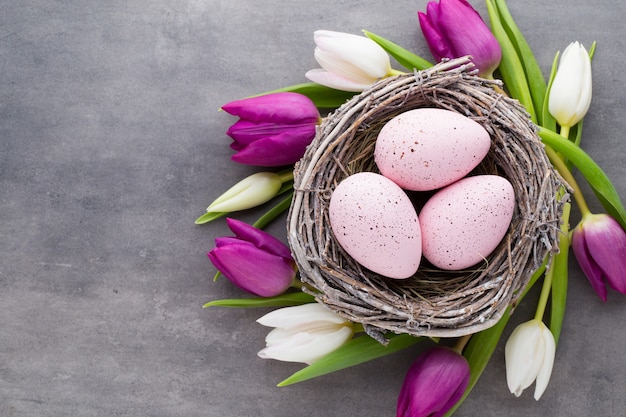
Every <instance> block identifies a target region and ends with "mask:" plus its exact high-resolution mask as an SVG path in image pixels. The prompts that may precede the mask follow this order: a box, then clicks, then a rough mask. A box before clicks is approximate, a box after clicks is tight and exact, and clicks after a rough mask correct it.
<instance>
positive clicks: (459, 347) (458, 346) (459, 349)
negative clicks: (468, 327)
mask: <svg viewBox="0 0 626 417" xmlns="http://www.w3.org/2000/svg"><path fill="white" fill-rule="evenodd" d="M471 337H472V335H471V334H466V335H465V336H463V337H461V338H459V340H457V341H456V343H455V344H454V346H453V347H452V350H453V351H455V352H456V353H458V354H459V355H462V354H463V349H465V345H467V342H469V340H470V338H471Z"/></svg>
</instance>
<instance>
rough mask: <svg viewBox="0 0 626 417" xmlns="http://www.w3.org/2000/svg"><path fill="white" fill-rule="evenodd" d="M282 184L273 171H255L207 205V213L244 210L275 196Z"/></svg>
mask: <svg viewBox="0 0 626 417" xmlns="http://www.w3.org/2000/svg"><path fill="white" fill-rule="evenodd" d="M281 185H282V181H281V178H280V176H279V175H278V174H276V173H273V172H257V173H255V174H252V175H250V176H249V177H246V178H244V179H243V180H241V181H239V182H238V183H237V184H235V185H233V186H232V187H231V188H229V189H228V190H227V191H226V192H225V193H224V194H222V195H221V196H219V197H218V198H217V199H216V200H215V201H214V202H212V203H211V205H210V206H209V207H207V209H206V211H207V212H209V213H217V212H231V211H239V210H246V209H249V208H253V207H256V206H259V205H261V204H263V203H265V202H267V201H269V200H271V199H272V198H274V197H275V196H276V194H277V193H278V191H279V190H280V187H281Z"/></svg>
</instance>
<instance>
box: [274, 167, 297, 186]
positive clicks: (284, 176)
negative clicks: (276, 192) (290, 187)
mask: <svg viewBox="0 0 626 417" xmlns="http://www.w3.org/2000/svg"><path fill="white" fill-rule="evenodd" d="M276 174H277V175H278V177H279V179H280V182H282V183H285V182H287V181H291V180H292V179H293V169H292V168H290V169H286V170H284V171H280V172H277V173H276Z"/></svg>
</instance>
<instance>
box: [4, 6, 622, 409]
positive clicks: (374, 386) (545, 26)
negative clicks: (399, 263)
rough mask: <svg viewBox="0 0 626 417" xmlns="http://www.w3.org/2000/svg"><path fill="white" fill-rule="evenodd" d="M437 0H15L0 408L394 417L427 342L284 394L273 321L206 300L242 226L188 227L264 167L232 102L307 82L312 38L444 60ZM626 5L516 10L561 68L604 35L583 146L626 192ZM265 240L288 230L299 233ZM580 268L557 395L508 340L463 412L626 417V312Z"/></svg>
mask: <svg viewBox="0 0 626 417" xmlns="http://www.w3.org/2000/svg"><path fill="white" fill-rule="evenodd" d="M425 3H426V2H425V1H424V0H419V1H394V2H393V6H387V5H385V6H383V2H376V1H371V0H370V1H354V0H341V1H332V2H331V1H328V2H322V1H304V0H297V1H290V2H283V1H278V0H263V1H254V2H253V1H251V0H245V1H243V0H242V1H230V0H229V1H226V0H204V1H198V0H188V1H183V0H171V1H164V0H155V1H143V0H130V1H120V0H110V1H105V2H82V1H76V0H67V1H63V2H61V1H56V0H26V1H21V0H20V1H16V0H9V1H5V2H4V3H3V4H2V5H1V6H0V12H1V13H0V97H1V99H0V106H1V107H0V416H2V417H4V416H55V417H56V416H216V417H217V416H273V417H281V416H284V417H287V416H350V415H359V416H390V415H394V413H395V401H396V396H397V393H398V390H399V388H400V385H401V382H402V378H403V376H404V373H405V370H406V369H407V367H408V365H409V364H410V363H411V361H412V360H413V358H414V357H415V355H416V354H417V353H418V352H419V349H420V347H416V348H414V349H409V350H407V351H404V352H401V353H399V354H396V355H393V356H390V357H386V358H384V359H380V360H377V361H375V362H371V363H368V364H365V365H362V366H359V367H356V368H352V369H350V370H346V371H343V372H340V373H336V374H333V375H330V376H326V377H322V378H319V379H316V380H312V381H310V382H305V383H302V384H298V385H295V386H292V387H288V388H276V387H275V384H276V383H277V382H279V381H281V380H282V379H283V378H285V377H287V376H288V375H290V374H291V373H292V372H294V371H296V370H297V369H299V368H300V366H299V365H297V364H286V363H280V362H272V361H263V360H261V359H258V358H257V357H256V352H257V351H258V350H259V349H261V348H262V347H263V344H264V343H263V338H264V335H265V333H266V329H264V328H262V327H261V326H259V325H257V324H256V323H254V320H255V319H256V318H257V317H258V316H260V315H261V314H262V313H263V312H264V311H260V310H246V311H243V310H225V309H210V310H203V309H201V305H202V304H203V303H204V302H206V301H209V300H211V299H216V298H225V297H234V296H240V295H242V294H241V292H239V291H238V290H236V289H235V288H233V286H231V285H229V283H228V282H227V281H225V280H221V281H218V282H217V283H214V282H212V280H211V277H212V275H213V272H214V270H213V269H212V266H211V264H210V262H209V261H208V260H207V259H206V257H205V252H206V251H207V250H210V249H211V248H212V245H213V239H214V238H215V237H216V236H219V235H223V234H226V232H227V229H226V226H225V225H224V223H223V222H218V223H216V224H215V225H212V226H208V227H199V226H194V224H193V220H194V219H195V218H196V217H197V216H198V215H199V214H201V213H202V211H203V209H204V208H205V207H206V205H207V204H208V203H209V202H210V201H211V200H212V199H214V198H215V197H217V196H218V195H219V194H220V193H221V192H222V191H223V190H224V189H225V188H226V187H227V186H229V185H230V184H232V183H233V182H235V181H236V180H238V179H239V178H241V177H243V176H245V175H247V174H249V173H251V172H253V171H254V169H253V168H248V167H243V166H238V165H236V164H234V163H232V162H231V161H230V160H229V159H228V158H229V156H230V154H231V151H230V150H229V149H228V144H229V143H230V141H229V139H228V138H227V137H226V136H225V135H224V132H225V130H226V129H227V128H228V126H229V124H231V123H232V122H233V119H232V118H231V117H229V116H228V115H226V114H225V113H223V112H218V111H217V109H218V108H219V106H220V105H221V104H224V103H226V102H228V101H231V100H234V99H238V98H241V97H243V96H246V95H250V94H252V93H257V92H262V91H266V90H270V89H273V88H278V87H282V86H285V85H290V84H296V83H299V82H304V81H305V79H304V76H303V74H304V72H305V71H306V70H308V69H310V68H314V67H316V66H317V65H316V64H315V62H314V59H313V55H312V50H313V41H312V32H313V31H314V30H315V29H320V28H325V29H331V30H342V31H347V32H354V33H358V32H359V30H361V29H368V30H370V31H372V32H374V33H377V34H380V35H382V36H385V37H388V38H390V39H392V40H394V41H396V42H397V43H400V44H401V45H403V46H405V47H407V48H409V49H412V50H414V51H416V52H417V53H419V54H422V55H424V56H428V54H427V49H426V47H425V44H424V41H423V40H422V37H421V34H420V31H419V28H418V26H417V23H416V22H417V19H416V15H415V13H416V11H417V10H424V8H425ZM472 3H473V4H474V5H475V6H476V7H477V8H478V10H479V11H480V12H481V13H482V14H483V16H485V17H486V9H485V5H484V4H483V3H482V2H479V1H473V2H472ZM386 4H391V3H386ZM625 4H626V3H623V2H615V1H609V0H599V1H595V2H587V1H583V0H575V1H565V0H557V1H554V2H543V1H539V0H530V1H525V2H515V1H511V5H510V7H511V9H512V12H513V14H514V16H515V17H516V19H517V21H518V23H519V25H520V27H521V28H522V30H523V31H524V33H525V34H526V35H527V38H528V40H529V42H530V44H531V46H532V47H533V48H534V50H535V52H536V54H537V58H538V60H539V62H540V63H541V65H542V68H543V70H544V72H546V73H547V71H548V70H549V66H550V64H551V62H552V59H553V56H554V53H555V52H556V51H557V50H559V49H561V50H562V49H563V48H564V47H565V46H566V45H567V44H568V43H569V42H570V41H573V40H576V39H577V40H580V41H582V42H583V43H584V44H585V45H589V44H590V43H591V42H592V41H594V40H596V41H598V49H597V53H596V58H595V59H594V63H593V68H594V77H595V78H594V97H593V102H592V108H591V111H590V113H589V115H588V117H587V119H586V122H585V137H584V139H583V140H584V148H585V149H586V150H587V151H588V152H589V153H590V154H591V155H592V156H593V157H595V158H596V160H597V161H598V163H599V164H600V165H601V166H602V167H603V168H604V169H605V170H606V171H607V173H608V174H609V175H610V176H611V177H612V178H613V179H615V180H616V186H617V189H618V191H619V193H620V194H621V195H623V196H624V195H626V181H624V178H625V176H626V165H625V164H624V162H623V160H624V157H625V156H626V145H625V144H624V137H623V134H624V133H623V132H624V131H626V120H625V119H624V118H623V111H624V108H626V90H625V88H624V85H626V75H625V74H624V71H623V51H624V50H626V29H624V26H623V17H624V16H625V15H626V6H625ZM591 201H592V206H593V207H594V208H595V209H599V206H598V205H597V204H596V203H595V201H594V200H593V199H591ZM258 214H259V213H258V212H251V213H246V214H245V215H243V216H242V217H241V218H243V219H244V220H250V221H252V220H253V219H255V218H256V217H257V215H258ZM577 220H578V217H577V214H576V213H575V214H574V221H577ZM269 230H270V231H272V232H273V233H275V234H276V235H278V236H284V224H282V222H277V223H275V224H273V225H271V227H270V229H269ZM571 269H572V270H571V275H570V283H571V285H570V291H569V301H568V302H569V307H570V308H569V310H568V312H567V315H566V320H565V327H564V332H563V337H562V340H561V343H560V345H559V348H558V352H557V358H556V363H555V366H554V372H553V375H552V380H551V383H550V386H549V387H548V389H547V391H546V393H545V395H544V397H543V398H542V399H541V401H540V402H535V401H534V400H533V399H532V391H530V392H525V393H524V395H523V397H522V398H519V399H518V398H515V397H513V396H512V395H511V394H509V392H508V390H507V388H506V382H505V374H504V363H503V348H502V346H503V344H502V343H501V344H500V346H499V347H498V349H497V351H496V352H495V355H494V357H493V359H492V361H491V363H490V366H489V367H488V368H487V371H486V373H485V374H484V376H483V378H481V380H480V381H479V383H478V385H477V387H476V389H475V391H474V392H473V393H472V395H471V396H470V398H469V399H468V400H467V401H466V402H465V404H464V405H463V406H462V408H461V409H460V410H459V412H458V415H460V416H501V415H507V416H529V415H548V416H592V415H593V416H624V415H626V400H625V397H624V393H625V392H626V376H625V374H626V363H625V360H624V345H625V344H626V334H625V332H624V317H625V316H626V300H625V299H624V296H621V295H619V294H616V293H615V292H610V294H609V301H608V302H606V303H602V302H600V301H599V300H598V298H597V297H596V296H595V294H594V293H593V292H592V290H591V288H590V286H589V285H588V283H587V282H586V280H585V278H584V277H583V276H582V275H581V273H580V271H579V269H578V267H577V266H576V265H575V263H574V262H572V263H571ZM534 295H535V296H536V294H534ZM534 299H536V297H535V298H533V297H531V298H529V301H530V304H528V305H525V306H522V308H520V309H519V310H518V313H517V314H516V316H515V318H514V319H513V321H512V324H515V323H518V322H520V321H523V320H526V319H528V318H529V317H530V316H531V315H532V310H533V306H532V304H533V301H534ZM510 331H511V327H509V328H507V330H506V334H508V333H510Z"/></svg>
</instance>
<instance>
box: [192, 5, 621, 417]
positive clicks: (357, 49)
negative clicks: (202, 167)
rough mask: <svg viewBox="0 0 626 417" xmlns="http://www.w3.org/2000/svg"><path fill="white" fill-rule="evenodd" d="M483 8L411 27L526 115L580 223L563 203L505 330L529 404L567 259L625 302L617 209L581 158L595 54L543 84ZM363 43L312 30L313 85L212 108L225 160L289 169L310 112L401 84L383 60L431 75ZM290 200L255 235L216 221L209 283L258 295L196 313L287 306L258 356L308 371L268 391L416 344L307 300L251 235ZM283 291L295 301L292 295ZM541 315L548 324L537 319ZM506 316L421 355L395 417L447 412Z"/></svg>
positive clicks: (421, 16)
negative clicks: (524, 306) (221, 123)
mask: <svg viewBox="0 0 626 417" xmlns="http://www.w3.org/2000/svg"><path fill="white" fill-rule="evenodd" d="M486 5H487V10H488V13H489V20H490V23H491V27H489V26H488V25H487V24H486V23H485V21H484V20H483V19H482V17H481V16H480V15H479V13H478V12H477V11H476V10H475V9H474V8H473V7H472V6H471V5H470V4H469V3H467V2H466V1H465V0H439V1H438V2H437V1H431V2H429V3H428V5H427V8H426V11H425V12H421V11H420V12H418V13H417V20H418V21H419V25H420V27H421V29H422V33H423V35H424V38H425V40H426V43H427V44H428V47H429V50H430V52H431V54H432V55H433V58H434V60H435V61H440V60H442V59H443V60H447V59H453V58H458V57H461V56H467V55H469V56H471V57H472V60H473V64H474V65H475V67H476V69H477V74H478V76H481V77H484V78H490V79H491V78H499V79H501V80H502V81H503V83H502V84H501V85H502V86H503V90H502V91H501V92H502V94H508V95H509V96H510V97H512V98H514V99H517V100H518V101H519V102H520V103H521V104H522V105H523V106H524V107H525V108H526V110H527V111H528V114H529V115H530V118H531V119H532V121H533V122H534V123H535V124H536V125H537V130H538V134H539V136H540V138H541V139H542V141H543V143H544V145H545V152H546V155H547V156H548V158H549V159H550V161H551V163H552V165H553V166H554V168H555V169H556V170H557V171H558V172H559V173H560V174H561V176H562V177H563V178H564V180H565V181H566V182H567V183H568V185H569V188H568V189H565V188H564V189H562V190H560V192H559V194H558V195H555V196H554V198H555V199H558V200H562V201H565V200H567V197H568V194H569V193H571V194H572V196H573V202H574V203H575V204H576V205H577V206H578V209H579V211H580V213H581V220H580V221H579V223H578V224H577V225H576V226H575V227H574V228H572V229H570V225H569V221H570V220H569V218H570V208H571V205H570V203H569V202H566V203H565V204H564V210H563V216H562V224H560V225H559V227H560V232H561V239H560V241H559V251H558V253H556V254H551V255H549V259H546V260H545V262H544V267H543V268H541V269H540V270H538V271H537V272H536V273H535V274H534V275H533V277H532V278H531V279H530V283H529V284H528V286H527V288H526V289H525V292H524V294H522V295H521V297H520V298H519V300H521V299H522V298H523V297H524V295H525V294H526V292H527V291H528V290H529V289H530V288H531V287H532V286H533V285H535V284H536V283H537V282H542V287H541V294H540V297H539V300H538V301H537V308H536V311H535V317H534V318H533V319H532V320H530V321H527V322H525V323H523V324H521V325H519V326H518V327H516V328H515V329H514V330H513V332H512V334H511V336H510V337H509V339H508V341H507V342H506V346H505V362H506V372H507V377H506V379H507V380H506V383H507V385H508V388H509V389H510V391H511V393H512V394H514V395H516V396H520V395H521V394H522V392H523V391H524V390H525V389H526V388H528V387H529V386H530V385H532V384H533V382H535V383H536V385H535V393H534V398H535V399H536V400H539V399H540V398H541V396H542V394H543V393H544V392H545V391H546V389H547V388H548V386H549V380H550V375H551V373H552V368H553V366H554V359H555V355H556V350H557V346H558V341H559V338H560V333H561V327H562V323H563V319H564V313H565V305H566V294H567V275H568V270H567V268H568V256H569V248H570V247H571V249H572V252H573V254H574V257H575V258H576V260H577V261H578V263H579V265H580V267H581V269H582V271H583V272H584V274H585V275H586V276H587V278H588V279H589V282H590V283H591V288H592V289H593V290H594V291H595V292H596V293H597V294H598V296H599V297H600V299H602V300H606V299H607V296H608V290H607V284H608V286H609V287H610V288H612V289H613V290H615V291H617V292H619V293H622V294H626V232H625V227H626V210H625V209H624V207H623V205H622V203H621V200H620V197H619V195H618V194H617V192H616V191H615V188H614V187H613V185H612V183H611V181H610V180H609V179H608V177H607V176H606V175H605V174H604V172H603V171H602V170H601V169H600V167H599V166H598V165H597V164H596V163H595V161H593V159H591V158H590V157H589V155H587V154H586V153H585V152H584V151H583V150H582V148H581V147H580V143H581V136H582V125H581V124H582V121H583V118H584V116H585V114H586V113H587V111H588V109H589V108H590V104H591V97H592V73H591V59H592V57H593V54H594V50H595V44H593V45H592V46H591V48H590V49H589V50H587V49H586V48H585V47H584V46H583V45H582V44H580V43H579V42H572V43H571V44H570V45H569V46H567V48H565V50H564V51H563V53H562V55H561V54H559V53H557V54H556V57H555V59H554V63H553V69H552V72H551V74H550V76H549V77H547V79H546V78H544V75H543V74H542V72H541V70H540V67H539V65H538V63H537V61H536V59H535V57H534V55H533V53H532V51H531V49H530V47H529V46H528V44H527V43H526V41H525V39H524V36H523V34H522V33H521V31H520V30H519V28H518V27H517V25H516V24H515V21H514V19H513V17H512V16H511V14H510V12H509V10H508V8H507V5H506V2H505V0H486ZM364 34H365V36H359V35H353V34H347V33H341V32H334V31H328V30H320V31H316V32H315V33H314V34H313V39H314V42H315V44H316V47H315V50H314V56H315V59H316V61H317V62H318V63H319V65H320V66H321V68H320V69H314V70H311V71H308V72H307V73H306V75H305V76H306V78H308V79H309V80H310V81H311V83H308V84H299V85H296V86H292V87H286V88H283V89H281V90H279V91H276V92H272V93H267V94H264V95H261V96H257V97H253V98H248V99H243V100H237V101H234V102H231V103H228V104H226V105H224V106H222V109H224V110H225V111H226V112H228V113H229V114H232V115H235V116H238V117H239V118H240V120H239V121H237V122H236V123H235V124H234V125H233V126H232V127H231V128H230V129H229V130H228V132H227V134H228V135H229V136H231V137H232V138H233V139H234V143H233V144H232V145H231V147H232V149H234V150H235V151H236V152H237V153H236V154H235V155H234V156H233V158H232V159H233V160H234V161H235V162H240V163H244V164H251V165H255V166H262V167H284V166H289V165H291V164H293V163H295V162H297V161H298V160H299V159H300V158H301V157H302V155H303V154H304V152H305V150H306V148H307V146H309V144H310V143H311V141H312V140H313V138H314V136H315V134H316V126H317V125H318V124H319V122H320V113H319V111H318V110H317V109H318V108H336V107H339V106H340V105H342V104H343V103H344V102H345V100H346V99H347V98H349V97H350V96H351V95H352V94H354V93H358V92H360V91H363V90H365V89H367V88H368V87H369V86H371V85H372V84H374V83H376V82H378V81H379V80H381V79H383V78H386V77H392V76H394V75H396V74H398V73H399V71H397V70H395V69H392V68H391V64H390V62H391V61H390V56H391V57H393V58H394V59H395V61H396V62H398V63H399V64H400V65H402V66H404V67H405V68H406V71H407V72H413V71H416V70H421V69H424V68H427V67H429V66H430V65H432V64H431V63H430V62H429V61H428V60H425V59H423V58H422V57H420V56H419V55H417V54H414V53H413V52H411V51H408V50H406V49H404V48H402V47H400V46H398V45H396V44H394V43H392V42H391V41H389V40H387V39H384V38H382V37H380V36H378V35H375V34H373V33H370V32H367V31H366V32H364ZM559 55H560V56H559ZM337 91H340V92H342V93H340V94H338V93H337ZM574 169H577V170H578V171H579V172H580V174H581V175H582V177H583V178H584V179H585V180H586V181H587V182H588V184H589V186H590V187H591V188H592V189H593V191H594V193H595V194H596V195H597V196H599V197H600V198H599V201H600V203H601V204H602V205H603V207H604V208H605V210H606V213H592V212H591V210H590V209H589V206H588V205H587V202H586V201H585V198H584V196H583V193H582V191H581V188H580V187H579V185H578V184H577V182H576V180H575V178H574V175H573V170H574ZM292 180H293V174H292V170H291V167H287V168H286V169H285V170H283V171H277V172H273V171H269V170H268V171H264V172H259V173H256V174H253V175H251V176H250V177H248V178H246V179H244V180H242V181H241V182H239V183H238V184H236V185H235V186H233V187H232V188H231V189H229V190H228V191H226V192H225V193H224V194H223V195H222V196H220V197H218V198H217V199H216V200H215V201H214V202H213V203H212V204H211V205H209V207H208V208H207V213H206V214H205V215H203V216H201V217H200V218H199V219H198V220H196V223H198V224H201V223H206V222H209V221H212V220H214V219H216V218H218V217H221V216H224V215H227V214H228V213H231V212H236V211H240V210H248V209H251V208H253V207H256V206H259V205H261V204H265V203H268V202H270V201H272V200H273V199H274V198H275V197H276V196H278V195H280V194H283V193H288V192H289V191H291V189H292V188H293V182H292ZM290 201H291V194H288V195H287V196H286V198H284V199H283V200H282V201H280V202H278V203H277V204H275V206H274V207H273V208H272V209H270V210H269V211H268V212H267V214H266V215H264V216H263V217H262V218H261V219H259V221H258V222H256V223H255V224H254V225H248V224H246V223H243V222H241V221H238V220H234V219H232V218H229V219H228V220H227V223H228V226H229V227H230V229H231V231H232V232H233V233H234V234H235V237H220V238H217V239H216V241H215V248H214V249H213V250H211V251H210V252H209V254H208V256H209V259H210V260H211V261H212V263H213V264H214V266H215V267H216V268H217V270H218V271H219V272H218V275H219V274H223V275H224V276H226V278H228V279H229V280H230V281H232V282H233V283H234V284H235V285H237V286H238V287H240V288H241V289H243V290H245V291H247V292H250V293H252V294H254V295H256V296H258V297H251V298H242V299H235V300H215V301H212V302H209V303H207V304H206V305H205V306H207V307H209V306H237V307H254V306H273V307H275V306H280V307H284V308H281V309H278V310H275V311H272V312H270V313H269V314H267V315H265V316H263V317H261V318H260V319H259V320H258V322H259V323H260V324H261V325H264V326H269V327H273V328H274V329H273V330H271V331H270V332H269V334H268V336H267V338H266V347H265V348H264V349H262V350H261V351H260V352H259V356H260V357H262V358H266V359H277V360H282V361H295V362H303V363H306V364H308V366H307V367H306V368H304V369H302V370H301V371H299V372H297V373H296V374H294V375H293V376H291V377H290V378H288V379H286V380H285V381H283V383H281V384H279V385H288V384H291V383H295V382H301V381H304V380H306V379H309V378H312V377H315V376H318V375H322V374H325V373H329V372H334V371H337V370H340V369H344V368H347V367H349V366H353V365H356V364H358V363H362V362H365V361H368V360H372V359H374V358H376V357H380V356H384V355H388V354H390V353H393V352H396V351H398V350H400V349H404V348H406V347H408V346H411V345H413V344H415V343H417V342H418V341H419V338H417V337H414V336H410V335H406V334H399V335H390V336H389V337H388V339H387V340H386V343H387V344H386V345H383V344H381V343H379V342H378V341H377V340H374V339H372V338H370V337H369V336H368V335H365V334H363V333H364V330H365V329H363V326H361V325H360V324H359V323H353V322H350V321H349V320H347V319H346V318H344V317H341V316H339V315H338V314H336V313H334V312H331V311H330V310H328V309H327V308H326V307H324V306H323V305H322V304H318V303H316V302H315V299H314V296H315V291H314V289H312V288H307V286H306V285H305V284H303V283H301V282H299V281H298V279H297V267H296V265H295V263H294V261H293V259H292V258H291V254H290V250H289V247H287V246H285V245H284V244H283V243H282V242H280V241H279V240H278V239H276V238H274V237H272V236H270V235H269V234H267V233H265V232H263V231H262V230H260V229H261V228H263V227H264V226H265V225H266V224H268V223H269V222H270V221H272V220H273V219H275V218H277V217H278V216H279V215H281V213H283V212H284V211H285V210H286V209H287V208H288V207H289V203H290ZM294 287H296V288H299V290H290V288H294ZM548 306H550V313H549V314H550V321H549V323H550V325H549V326H547V325H546V324H545V322H544V315H545V314H546V310H547V308H548ZM509 317H510V315H509V314H505V315H504V316H503V317H502V319H501V320H500V322H499V323H497V324H496V325H495V326H493V327H491V328H489V329H486V330H483V331H481V332H479V333H476V334H473V335H467V336H465V337H462V338H460V339H459V340H457V341H456V343H455V345H454V348H453V349H450V348H447V347H444V346H443V345H439V346H436V347H434V348H432V349H428V350H426V351H425V352H424V353H423V354H422V355H420V356H419V357H418V358H417V359H416V360H415V362H414V363H413V365H412V366H411V367H410V369H409V370H408V372H407V374H406V376H405V380H404V383H403V386H402V390H401V392H400V394H399V397H398V404H397V416H411V417H416V416H442V415H444V414H445V415H450V414H451V413H453V412H454V410H455V409H456V408H457V407H459V405H460V404H461V402H462V400H463V399H464V398H465V397H466V396H467V395H468V394H469V392H470V391H471V389H472V387H473V386H474V384H475V383H476V380H477V378H478V377H479V376H480V374H481V372H482V371H483V369H484V367H485V366H486V364H487V362H488V361H489V358H490V357H491V355H492V353H493V352H494V350H495V348H496V344H497V343H498V340H499V339H500V336H501V334H502V332H503V329H504V327H505V326H506V324H507V321H508V319H509Z"/></svg>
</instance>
